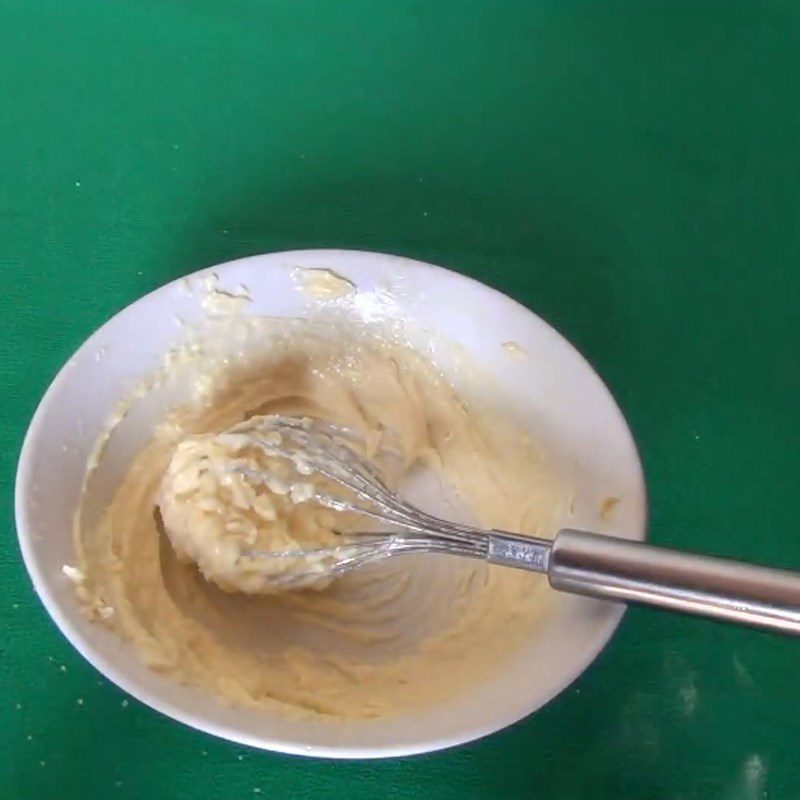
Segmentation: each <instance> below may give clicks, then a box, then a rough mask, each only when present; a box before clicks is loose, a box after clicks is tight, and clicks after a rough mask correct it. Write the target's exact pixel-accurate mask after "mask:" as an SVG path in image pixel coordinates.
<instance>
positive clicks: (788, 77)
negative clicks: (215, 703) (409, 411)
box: [0, 0, 800, 800]
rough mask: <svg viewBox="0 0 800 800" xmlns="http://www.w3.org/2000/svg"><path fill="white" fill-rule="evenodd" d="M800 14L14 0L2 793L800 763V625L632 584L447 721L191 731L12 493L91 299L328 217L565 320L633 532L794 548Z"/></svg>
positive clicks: (356, 787)
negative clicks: (78, 624) (286, 751)
mask: <svg viewBox="0 0 800 800" xmlns="http://www.w3.org/2000/svg"><path fill="white" fill-rule="evenodd" d="M799 41H800V6H798V4H797V3H796V2H785V3H778V2H712V1H711V0H702V1H701V0H698V1H697V2H633V1H631V2H608V3H595V2H583V3H578V2H573V1H572V0H560V1H559V0H553V2H542V0H530V2H524V3H523V2H514V0H510V1H509V2H506V3H491V2H488V1H487V2H458V1H457V0H447V1H446V0H440V1H439V2H434V3H428V2H421V1H419V0H395V1H394V2H388V1H384V0H360V1H359V2H343V3H336V2H325V0H316V2H311V1H309V2H303V1H302V0H285V1H284V2H277V1H274V0H230V1H229V2H223V1H222V0H192V1H190V0H160V2H156V1H155V0H136V2H134V0H112V1H111V2H104V3H101V2H96V0H73V1H72V2H69V3H66V2H63V0H58V2H56V1H55V0H53V1H52V2H45V1H44V0H42V1H41V2H35V1H34V0H27V1H25V2H23V1H22V0H0V91H1V92H2V94H0V97H1V98H2V107H1V109H2V110H0V226H1V227H0V271H1V273H0V274H2V279H3V282H2V291H1V292H0V326H1V329H2V337H1V340H0V378H1V379H2V384H3V386H4V399H3V411H2V415H0V444H1V445H2V448H1V452H0V457H1V458H2V465H0V466H1V469H0V486H2V498H3V509H4V511H3V518H2V535H3V537H4V538H3V546H2V548H1V549H0V682H1V683H0V688H1V689H2V691H1V692H0V797H2V798H15V799H16V798H33V797H37V796H39V793H40V792H42V793H43V795H42V796H58V797H60V798H67V799H69V798H106V797H108V798H116V797H119V798H136V799H137V800H139V798H142V797H145V798H149V799H150V800H160V799H161V798H165V799H166V798H170V800H171V799H172V798H192V800H205V798H225V800H228V799H229V798H245V797H253V796H256V795H257V794H259V793H258V792H256V789H260V790H261V791H260V794H261V796H270V797H280V798H284V797H286V798H305V797H325V798H331V800H337V798H343V799H344V798H347V800H359V798H374V797H385V798H387V800H388V799H389V798H412V797H415V798H416V797H428V798H431V800H436V799H438V798H492V797H501V796H503V797H537V798H556V799H560V798H565V799H567V798H600V797H609V798H643V800H660V798H664V800H667V798H669V800H691V799H693V798H698V799H700V800H709V798H722V799H723V800H751V799H752V798H761V797H770V798H797V797H800V765H798V761H797V742H798V739H799V738H800V714H798V710H799V709H798V706H799V705H800V701H798V699H797V691H796V687H797V675H798V663H800V643H797V642H795V641H790V640H788V639H782V638H778V637H772V636H769V635H767V634H760V633H754V632H749V631H745V630H737V629H733V628H728V627H723V626H717V625H714V624H712V623H707V622H701V621H696V620H687V619H680V618H677V617H670V616H667V615H664V614H657V613H654V612H647V611H642V610H633V611H631V612H630V613H629V614H628V615H627V616H626V618H625V621H624V622H623V625H622V627H621V629H620V631H619V633H618V634H617V636H616V637H615V639H614V640H613V643H612V644H611V645H610V646H609V647H608V648H607V649H606V651H605V652H604V653H603V655H602V656H601V657H600V658H599V659H598V661H597V662H596V664H595V665H594V666H593V667H592V668H591V669H590V670H589V671H588V672H587V673H586V674H585V675H584V676H583V677H581V678H580V680H579V681H578V682H577V683H576V684H575V685H574V686H573V687H571V688H570V689H569V690H568V691H567V692H565V693H564V694H563V695H562V696H561V697H559V698H558V699H557V700H556V701H555V702H553V703H552V704H550V705H549V706H548V707H546V708H545V709H543V710H542V711H541V712H540V713H538V714H536V715H535V716H533V717H531V718H529V719H527V720H525V721H524V722H522V723H520V724H518V725H516V726H515V727H513V728H512V729H510V730H507V731H505V732H503V733H500V734H498V735H495V736H492V737H490V738H488V739H487V740H484V741H482V742H478V743H475V744H472V745H469V746H466V747H462V748H459V749H457V750H454V751H451V752H446V753H440V754H435V755H432V756H426V757H420V758H415V759H408V760H402V761H394V762H383V763H371V764H369V763H332V762H322V761H309V760H301V759H296V758H286V757H281V756H278V755H271V754H265V753H260V752H257V751H251V750H247V749H245V748H242V747H238V746H234V745H231V744H227V743H225V742H222V741H217V740H214V739H211V738H209V737H206V736H203V735H201V734H198V733H195V732H193V731H191V730H189V729H188V728H184V727H182V726H179V725H177V724H175V723H173V722H171V721H169V720H167V719H166V718H163V717H161V716H159V715H157V714H156V713H155V712H153V711H151V710H149V709H148V708H145V707H143V706H141V705H140V704H139V703H138V702H136V701H134V700H131V701H130V702H129V703H128V702H126V701H125V699H124V696H123V694H122V693H121V692H120V691H119V690H118V689H116V688H115V687H113V686H111V685H109V684H108V682H106V681H104V680H102V679H101V677H100V676H99V675H98V674H97V673H95V672H94V671H93V670H92V669H91V668H90V667H89V666H88V665H87V664H86V663H84V662H83V661H82V660H81V658H80V657H79V656H78V655H77V654H76V653H75V652H73V651H72V649H71V648H70V647H69V646H68V645H67V643H66V641H65V640H64V639H62V637H61V636H60V634H59V633H58V632H57V630H56V629H55V627H54V625H53V624H52V623H51V622H50V621H49V619H48V618H47V616H46V614H45V612H44V611H43V609H42V607H41V605H40V604H39V602H38V601H37V599H36V597H35V596H34V594H33V592H32V590H31V588H30V585H29V582H28V579H27V577H26V574H25V571H24V568H23V566H22V563H21V560H20V557H19V554H18V550H17V547H16V543H15V535H14V525H13V511H12V478H13V472H14V469H15V464H16V459H17V454H18V450H19V446H20V444H21V441H22V437H23V434H24V430H25V427H26V425H27V422H28V420H29V418H30V415H31V414H32V412H33V409H34V407H35V404H36V402H37V400H38V398H39V397H40V395H41V394H42V392H43V391H44V389H45V387H46V386H47V384H48V382H49V381H50V380H51V378H52V376H53V375H54V373H55V371H56V370H57V368H58V367H59V366H60V364H61V363H62V362H63V361H64V360H65V359H66V358H67V357H68V356H69V354H70V353H71V352H72V351H73V350H74V349H75V348H76V347H77V346H78V345H79V344H80V342H81V341H82V340H83V339H84V338H85V337H86V336H87V335H88V334H89V333H90V332H91V331H92V330H93V329H94V328H95V327H97V326H98V325H99V324H100V323H101V322H103V321H104V320H105V319H107V318H108V317H109V316H111V315H112V314H113V313H114V312H116V311H117V310H119V309H120V308H121V307H122V306H123V305H125V304H127V303H129V302H130V301H132V300H134V299H135V298H136V297H137V296H139V295H141V294H142V293H144V292H147V291H149V290H150V289H153V288H154V287H156V286H158V285H159V284H161V283H163V282H165V281H167V280H169V279H171V278H174V277H175V276H177V275H181V274H183V273H185V272H189V271H192V270H194V269H197V268H200V267H203V266H207V265H210V264H213V263H216V262H219V261H224V260H227V259H231V258H235V257H237V256H242V255H246V254H252V253H259V252H264V251H269V250H279V249H286V248H298V247H314V246H341V247H351V248H362V249H374V250H381V251H387V252H394V253H400V254H403V255H407V256H412V257H416V258H420V259H424V260H428V261H433V262H435V263H439V264H442V265H445V266H448V267H452V268H455V269H457V270H460V271H463V272H465V273H467V274H470V275H472V276H474V277H476V278H479V279H481V280H484V281H486V282H488V283H490V284H492V285H494V286H496V287H498V288H500V289H502V290H503V291H505V292H507V293H509V294H510V295H512V296H514V297H516V298H518V299H519V300H521V301H522V302H524V303H525V304H527V305H528V306H529V307H530V308H532V309H533V310H534V311H536V312H537V313H539V314H540V315H541V316H543V317H544V318H545V319H547V320H548V321H550V322H551V323H553V324H554V325H556V326H557V327H558V328H559V329H560V330H561V331H562V332H563V333H564V334H565V335H566V336H568V337H569V338H570V339H571V340H572V341H573V342H575V343H576V344H577V345H578V347H579V348H580V349H581V350H582V351H583V352H584V353H585V354H586V355H587V357H588V358H589V359H590V360H591V361H592V363H593V364H594V365H595V366H596V367H597V368H598V370H599V372H600V373H601V374H602V375H603V377H604V378H605V379H606V380H607V382H608V384H609V385H610V387H611V388H612V390H613V391H614V393H615V395H616V396H617V398H618V400H619V402H620V404H621V406H622V407H623V409H624V411H625V413H626V414H627V416H628V419H629V420H630V422H631V425H632V427H633V430H634V432H635V435H636V437H637V441H638V443H639V445H640V448H641V452H642V455H643V459H644V463H645V469H646V473H647V478H648V485H649V493H650V502H651V518H652V524H651V537H652V539H653V540H655V541H657V542H659V543H662V544H670V545H678V546H685V547H695V548H699V549H704V550H707V551H710V552H714V553H720V554H729V555H735V556H740V557H743V558H752V559H758V560H762V561H765V562H771V563H774V564H778V565H785V566H795V567H800V536H799V535H798V527H799V526H798V522H797V508H798V496H800V474H799V472H800V469H799V468H798V461H797V450H798V444H799V443H800V424H799V423H798V414H797V410H798V397H799V396H800V366H799V365H798V345H799V344H800V90H799V89H798V78H800V47H799V46H798V42H799ZM487 324H491V321H487ZM531 680H532V681H533V680H536V676H535V675H531ZM79 698H80V699H82V701H83V702H82V703H80V701H79ZM45 792H46V793H47V794H46V795H45V794H44V793H45Z"/></svg>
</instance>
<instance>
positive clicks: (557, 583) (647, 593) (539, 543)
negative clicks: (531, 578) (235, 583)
mask: <svg viewBox="0 0 800 800" xmlns="http://www.w3.org/2000/svg"><path fill="white" fill-rule="evenodd" d="M228 434H232V435H237V434H245V435H246V436H247V437H248V439H250V440H251V442H254V443H256V444H257V446H258V447H259V448H260V449H262V450H263V451H264V453H265V454H267V455H268V456H270V457H272V458H281V459H284V460H286V462H288V463H289V464H290V465H291V467H292V471H293V474H294V475H295V476H296V478H297V480H298V481H301V482H302V481H304V480H305V481H308V477H309V476H311V475H313V474H315V473H316V474H318V475H321V476H323V477H324V478H326V479H328V482H330V483H332V484H333V485H335V486H337V487H340V488H342V489H344V490H345V491H344V493H343V494H342V495H338V494H334V493H330V492H329V493H326V492H325V491H320V490H319V489H318V488H316V487H315V488H313V489H311V488H310V487H309V489H308V491H307V492H306V495H307V496H308V497H309V500H310V501H313V502H317V503H319V504H320V505H322V506H325V507H327V508H331V509H334V510H336V511H342V512H355V513H358V514H362V515H364V516H367V517H371V518H373V519H376V520H379V521H381V522H383V523H386V524H387V525H389V526H391V527H392V528H393V529H394V530H392V531H387V532H379V533H374V532H370V533H361V534H353V535H350V536H348V537H347V539H346V540H345V541H344V542H343V543H342V544H341V545H340V546H337V547H330V548H323V549H316V550H308V551H297V550H294V551H291V552H288V551H286V552H271V551H259V550H253V551H247V552H245V553H244V555H245V556H252V557H254V558H257V559H261V558H287V557H290V558H292V559H298V558H299V557H306V558H308V559H312V562H313V564H312V567H311V568H310V569H309V570H308V571H305V570H304V569H302V568H301V567H299V566H298V567H296V568H295V566H294V565H296V564H298V561H297V560H295V561H293V562H292V563H293V568H292V569H291V570H288V571H285V572H281V573H279V574H277V575H275V576H272V575H271V576H270V579H271V580H274V582H275V585H276V586H280V587H281V588H286V589H291V588H295V587H302V586H306V585H308V583H309V581H310V580H313V579H318V578H320V577H328V578H330V577H335V576H339V575H343V574H345V573H348V572H351V571H353V570H356V569H359V568H361V567H363V566H366V565H368V564H373V563H376V562H379V561H382V560H384V559H387V558H391V557H393V556H397V555H402V554H407V553H441V554H446V555H453V556H465V557H468V558H479V559H482V560H484V561H488V562H489V563H491V564H499V565H502V566H506V567H515V568H517V569H525V570H530V571H532V572H539V573H545V574H546V575H547V577H548V580H549V582H550V585H551V586H552V587H553V588H554V589H558V590H560V591H565V592H572V593H575V594H582V595H588V596H592V597H598V598H603V599H608V600H617V601H625V602H635V603H642V604H646V605H650V606H658V607H661V608H666V609H670V610H673V611H679V612H683V613H687V614H694V615H699V616H705V617H711V618H715V619H722V620H728V621H731V622H736V623H741V624H745V625H752V626H756V627H760V628H766V629H771V630H775V631H782V632H787V633H800V573H796V572H791V571H787V570H780V569H773V568H771V567H764V566H758V565H754V564H746V563H741V562H737V561H732V560H729V559H723V558H716V557H712V556H705V555H698V554H694V553H686V552H680V551H676V550H670V549H665V548H661V547H655V546H653V545H649V544H645V543H642V542H632V541H628V540H625V539H620V538H616V537H611V536H605V535H602V534H598V533H590V532H587V531H578V530H570V529H565V530H562V531H560V532H559V533H558V534H557V535H556V537H555V538H554V540H553V541H548V540H545V539H537V538H533V537H528V536H521V535H517V534H512V533H507V532H504V531H497V530H489V531H486V530H480V529H477V528H473V527H469V526H466V525H458V524H455V523H452V522H447V521H445V520H442V519H438V518H437V517H434V516H431V515H430V514H426V513H424V512H423V511H420V510H419V509H417V508H415V507H414V506H412V505H410V504H409V503H407V502H406V501H405V500H403V499H402V498H401V497H399V496H398V495H397V494H395V493H394V492H392V491H391V490H390V489H389V488H388V487H387V486H386V484H385V483H384V482H383V480H382V478H381V476H380V474H379V473H378V471H377V470H376V469H375V467H374V466H373V465H372V464H370V463H369V462H368V461H367V460H366V459H364V458H362V456H361V455H359V453H358V452H357V450H356V447H357V443H356V442H355V441H354V439H353V438H352V433H351V432H350V431H348V430H347V429H344V428H340V427H338V426H335V425H332V424H330V423H325V422H320V421H316V420H311V419H308V418H297V417H285V416H268V417H256V418H252V419H250V420H247V421H246V422H243V423H241V424H240V425H237V426H235V427H234V428H232V429H230V431H229V432H228ZM226 435H227V434H226ZM232 468H233V469H238V471H239V472H241V473H243V474H245V475H246V476H247V477H248V479H250V480H253V481H262V482H268V476H266V475H265V474H262V473H259V472H255V471H253V470H247V469H244V468H239V467H236V466H233V467H232ZM299 563H302V558H301V559H300V561H299Z"/></svg>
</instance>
